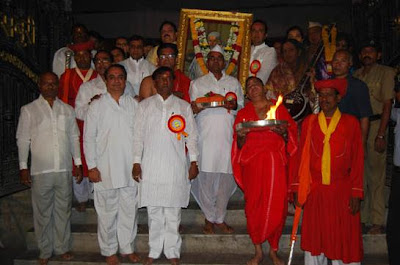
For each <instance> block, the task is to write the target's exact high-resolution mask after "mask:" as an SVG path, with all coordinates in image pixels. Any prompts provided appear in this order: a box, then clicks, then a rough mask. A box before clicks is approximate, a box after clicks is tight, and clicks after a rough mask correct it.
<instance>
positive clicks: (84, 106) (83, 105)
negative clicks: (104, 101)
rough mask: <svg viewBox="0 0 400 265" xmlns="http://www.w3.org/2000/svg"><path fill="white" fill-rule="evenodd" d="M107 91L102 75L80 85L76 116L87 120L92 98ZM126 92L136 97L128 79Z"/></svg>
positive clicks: (76, 102) (76, 100)
mask: <svg viewBox="0 0 400 265" xmlns="http://www.w3.org/2000/svg"><path fill="white" fill-rule="evenodd" d="M106 92H107V87H106V83H105V82H104V81H103V79H102V78H101V76H100V75H98V76H97V77H96V78H94V79H92V80H90V81H88V82H85V83H83V84H82V85H81V86H80V87H79V91H78V95H77V96H76V99H75V113H76V118H77V119H80V120H83V121H84V120H85V118H86V113H87V111H88V109H89V106H90V100H91V99H92V98H93V97H94V96H96V95H102V94H105V93H106ZM124 93H125V94H127V95H130V96H131V97H133V98H134V97H135V96H136V94H135V92H134V91H133V87H132V85H131V84H130V83H129V82H128V81H127V82H126V87H125V92H124Z"/></svg>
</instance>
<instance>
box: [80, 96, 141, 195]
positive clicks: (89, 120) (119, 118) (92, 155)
mask: <svg viewBox="0 0 400 265" xmlns="http://www.w3.org/2000/svg"><path fill="white" fill-rule="evenodd" d="M137 104H138V103H137V101H136V100H134V99H133V98H132V97H130V96H128V95H125V94H124V95H122V96H121V97H120V99H119V104H117V102H116V101H115V100H114V99H113V98H112V97H111V95H110V94H109V93H106V94H103V96H102V97H101V98H100V99H98V100H96V101H94V102H93V103H92V104H90V107H89V110H88V112H87V115H86V120H85V127H84V138H83V140H84V143H83V144H84V151H85V156H86V163H87V165H88V168H89V169H92V168H95V167H97V169H98V170H99V171H100V173H101V179H102V181H101V182H97V183H95V184H94V190H95V191H102V190H108V189H117V188H122V187H129V186H134V185H135V181H134V180H133V178H132V167H133V151H132V149H133V131H134V127H133V123H134V115H135V112H136V108H137Z"/></svg>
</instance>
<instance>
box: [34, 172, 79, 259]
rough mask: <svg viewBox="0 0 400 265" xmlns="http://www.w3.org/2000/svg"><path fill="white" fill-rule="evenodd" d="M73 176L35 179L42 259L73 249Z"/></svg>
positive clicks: (36, 211)
mask: <svg viewBox="0 0 400 265" xmlns="http://www.w3.org/2000/svg"><path fill="white" fill-rule="evenodd" d="M71 207H72V175H71V172H60V173H46V174H39V175H35V176H32V208H33V222H34V227H35V235H36V239H37V242H38V248H39V252H40V253H39V258H41V259H47V258H50V257H51V256H52V254H53V253H54V254H56V255H60V254H64V253H65V252H67V251H69V250H70V249H71V243H72V238H71Z"/></svg>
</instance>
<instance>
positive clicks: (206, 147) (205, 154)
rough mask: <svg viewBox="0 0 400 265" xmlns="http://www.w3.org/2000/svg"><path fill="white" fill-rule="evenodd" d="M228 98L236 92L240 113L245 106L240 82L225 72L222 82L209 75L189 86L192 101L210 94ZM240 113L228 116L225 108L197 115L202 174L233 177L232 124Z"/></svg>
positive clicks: (207, 110) (229, 113)
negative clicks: (213, 173) (227, 95)
mask: <svg viewBox="0 0 400 265" xmlns="http://www.w3.org/2000/svg"><path fill="white" fill-rule="evenodd" d="M210 91H212V92H214V93H217V94H221V95H223V96H225V94H226V93H228V92H234V93H235V94H236V95H237V98H238V101H237V103H238V110H239V109H240V108H241V107H242V106H243V100H244V99H243V91H242V88H241V86H240V83H239V81H238V80H237V79H236V78H234V77H232V76H228V75H226V74H225V72H223V76H222V78H221V79H220V80H217V79H216V78H215V76H214V74H212V73H208V74H206V75H204V76H202V77H200V78H198V79H196V80H194V81H192V82H191V84H190V89H189V94H190V100H191V101H194V100H196V98H199V97H204V95H205V94H207V93H208V92H210ZM236 112H237V111H230V112H228V110H227V109H225V108H210V109H205V110H203V111H201V112H200V113H198V114H197V115H196V123H197V129H198V131H199V151H200V159H199V170H200V171H203V172H215V173H229V174H231V173H232V165H231V148H232V138H233V128H232V126H233V122H234V120H235V114H236Z"/></svg>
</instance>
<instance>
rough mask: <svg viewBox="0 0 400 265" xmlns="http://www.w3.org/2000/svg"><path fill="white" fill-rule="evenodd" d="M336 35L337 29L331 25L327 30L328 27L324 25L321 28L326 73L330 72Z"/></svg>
mask: <svg viewBox="0 0 400 265" xmlns="http://www.w3.org/2000/svg"><path fill="white" fill-rule="evenodd" d="M329 33H330V41H329ZM336 35H337V29H336V27H335V26H333V27H332V28H331V30H330V32H329V27H328V26H326V25H325V26H324V27H323V28H322V41H323V43H324V51H325V63H326V68H327V72H328V74H330V75H331V74H332V59H333V55H334V54H335V52H336Z"/></svg>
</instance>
